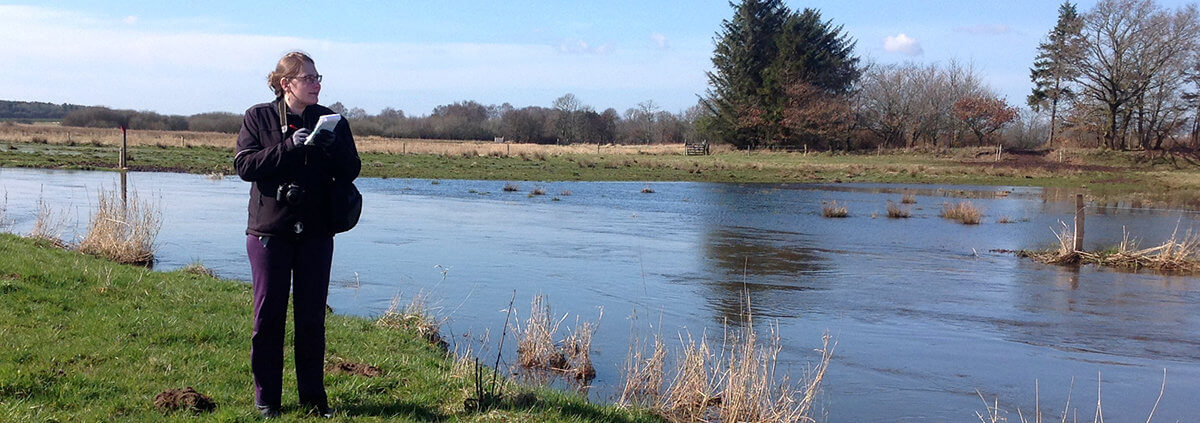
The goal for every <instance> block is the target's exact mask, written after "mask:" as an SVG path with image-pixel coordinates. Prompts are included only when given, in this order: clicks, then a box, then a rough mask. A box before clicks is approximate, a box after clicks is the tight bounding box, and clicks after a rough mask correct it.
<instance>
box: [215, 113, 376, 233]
mask: <svg viewBox="0 0 1200 423" xmlns="http://www.w3.org/2000/svg"><path fill="white" fill-rule="evenodd" d="M277 107H278V101H276V102H271V103H263V104H259V105H255V106H254V107H251V108H250V109H248V110H246V116H245V118H244V119H243V121H242V130H241V132H240V133H239V134H238V139H237V153H236V155H235V156H234V158H233V166H234V168H235V169H237V173H238V176H240V177H242V180H244V181H247V182H252V183H251V184H250V206H249V211H250V218H249V222H248V224H247V225H246V233H247V234H249V235H256V236H290V237H318V236H331V235H333V234H332V231H330V230H329V221H330V217H329V213H330V212H329V209H330V195H329V187H330V185H331V184H332V182H333V180H334V179H337V180H339V181H353V180H354V178H357V177H358V172H359V170H360V169H361V168H362V162H361V161H360V160H359V158H358V149H357V148H356V147H355V146H354V136H353V135H352V134H351V133H350V124H349V122H347V121H346V119H345V118H343V119H342V120H341V122H338V125H337V128H336V129H335V130H334V131H333V132H334V143H333V145H332V146H330V147H329V148H328V150H326V149H322V148H321V147H318V146H315V145H309V146H304V145H301V146H295V145H293V144H292V140H291V136H292V134H293V133H295V131H296V130H297V129H299V128H308V129H312V128H313V127H314V126H316V124H317V119H318V118H320V117H321V115H327V114H333V113H334V112H333V111H332V110H330V109H329V108H327V107H324V106H320V105H315V104H314V105H311V106H308V107H307V108H305V109H304V112H303V113H302V114H301V115H296V114H293V113H290V112H289V113H287V123H288V128H286V130H281V126H280V122H279V112H278V111H277V110H278V109H277ZM288 183H292V184H296V185H298V186H299V187H300V188H301V189H303V190H304V199H303V201H301V202H300V204H298V205H291V204H288V203H287V201H276V199H275V196H276V192H277V191H278V187H279V186H280V185H286V184H288ZM297 222H300V224H301V225H302V228H303V229H302V230H301V231H300V232H299V233H297V232H296V223H297Z"/></svg>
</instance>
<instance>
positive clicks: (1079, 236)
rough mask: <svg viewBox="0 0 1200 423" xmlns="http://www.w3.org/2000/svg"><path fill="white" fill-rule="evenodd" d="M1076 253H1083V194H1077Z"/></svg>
mask: <svg viewBox="0 0 1200 423" xmlns="http://www.w3.org/2000/svg"><path fill="white" fill-rule="evenodd" d="M1075 251H1083V194H1075Z"/></svg>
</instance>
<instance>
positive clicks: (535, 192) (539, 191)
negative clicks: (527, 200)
mask: <svg viewBox="0 0 1200 423" xmlns="http://www.w3.org/2000/svg"><path fill="white" fill-rule="evenodd" d="M535 195H546V190H545V189H543V188H534V189H533V191H529V196H531V197H532V196H535Z"/></svg>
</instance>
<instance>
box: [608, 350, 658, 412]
mask: <svg viewBox="0 0 1200 423" xmlns="http://www.w3.org/2000/svg"><path fill="white" fill-rule="evenodd" d="M647 347H649V350H647ZM666 359H667V348H666V345H665V344H664V343H663V340H662V337H661V336H658V335H655V336H654V343H653V344H651V345H647V344H646V342H645V341H643V340H641V339H636V340H634V341H633V342H630V344H629V354H628V356H627V357H626V360H625V366H624V368H623V369H622V370H623V371H622V373H623V374H624V376H625V383H624V385H623V386H622V388H621V397H620V399H619V400H618V402H619V403H620V404H623V405H638V406H644V407H650V406H655V405H658V403H659V400H660V398H662V389H663V364H664V363H665V361H666Z"/></svg>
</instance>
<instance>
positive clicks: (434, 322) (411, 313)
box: [375, 291, 449, 350]
mask: <svg viewBox="0 0 1200 423" xmlns="http://www.w3.org/2000/svg"><path fill="white" fill-rule="evenodd" d="M400 303H401V296H400V295H399V294H397V295H396V296H394V297H392V303H391V304H390V305H389V306H388V308H387V310H386V311H384V312H383V315H382V316H380V317H379V318H378V319H376V320H375V325H376V326H380V327H386V328H391V329H404V330H410V331H413V332H416V333H417V334H418V335H420V336H421V338H423V339H425V341H427V342H429V343H430V344H431V345H433V346H436V347H438V348H441V349H442V350H446V349H447V348H449V344H448V343H447V342H446V340H445V339H444V338H442V334H441V327H442V323H443V320H444V319H439V318H437V317H435V313H434V311H433V308H432V307H431V306H430V305H429V298H428V296H427V295H426V294H425V292H424V291H422V292H418V293H417V295H414V296H413V298H412V300H411V301H409V302H408V305H406V306H404V308H403V309H401V308H400Z"/></svg>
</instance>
